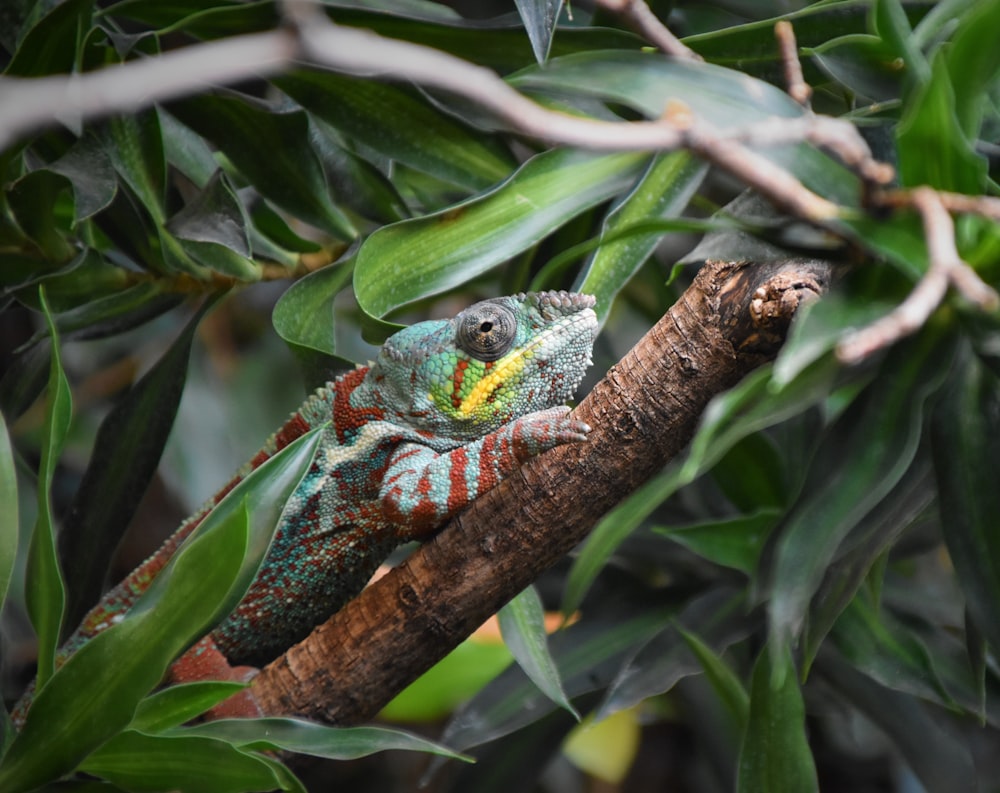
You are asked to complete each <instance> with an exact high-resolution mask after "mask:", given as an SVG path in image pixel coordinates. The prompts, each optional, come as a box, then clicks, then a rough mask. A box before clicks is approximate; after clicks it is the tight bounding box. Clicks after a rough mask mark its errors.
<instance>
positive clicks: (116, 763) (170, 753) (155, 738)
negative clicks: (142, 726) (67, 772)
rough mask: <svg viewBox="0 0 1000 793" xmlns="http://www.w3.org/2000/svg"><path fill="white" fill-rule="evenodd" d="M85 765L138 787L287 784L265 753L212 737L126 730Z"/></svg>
mask: <svg viewBox="0 0 1000 793" xmlns="http://www.w3.org/2000/svg"><path fill="white" fill-rule="evenodd" d="M81 770H83V771H86V772H87V773H89V774H94V775H96V776H100V777H104V778H105V779H108V780H110V781H111V782H112V783H113V784H116V785H120V786H121V787H123V788H126V789H128V790H132V791H149V793H156V791H161V790H183V791H185V793H243V791H256V790H259V791H267V790H274V789H275V788H278V787H282V788H283V786H282V785H281V784H280V780H279V778H278V777H276V775H275V773H274V770H273V769H272V768H271V765H270V763H268V762H267V761H266V760H265V759H264V758H262V757H260V756H257V755H253V754H250V753H247V752H243V751H241V750H240V749H238V748H236V747H235V746H233V745H232V744H230V743H228V742H226V741H220V740H215V739H213V738H206V737H194V736H186V735H185V736H175V735H147V734H145V733H141V732H136V731H134V730H125V731H124V732H121V733H119V734H118V735H116V736H114V737H113V738H111V739H110V740H109V741H107V742H106V743H105V744H103V745H102V746H101V747H100V748H99V749H97V750H96V751H95V752H93V753H92V754H91V755H90V756H89V757H88V758H87V760H86V761H85V762H84V763H83V764H82V765H81Z"/></svg>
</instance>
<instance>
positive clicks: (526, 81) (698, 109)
mask: <svg viewBox="0 0 1000 793" xmlns="http://www.w3.org/2000/svg"><path fill="white" fill-rule="evenodd" d="M511 82H512V83H513V84H514V85H515V86H516V87H517V88H519V89H521V90H527V91H541V92H545V93H546V94H548V93H553V92H554V93H567V94H570V95H572V96H579V95H583V96H593V97H597V98H600V99H603V100H605V101H611V102H619V103H622V104H625V105H627V106H628V107H630V108H632V109H634V110H635V111H637V112H639V113H642V114H643V115H645V116H647V117H649V118H658V117H659V116H661V115H662V114H663V112H664V110H665V108H666V107H667V104H668V103H669V102H674V103H681V104H682V105H683V106H685V107H686V108H688V109H689V110H690V111H691V112H692V113H693V114H694V115H695V116H697V117H698V118H699V119H701V120H704V121H707V122H708V123H710V124H711V125H712V126H713V127H715V128H717V129H718V130H720V131H725V130H727V129H732V128H734V127H737V126H740V125H746V124H752V123H755V122H759V121H763V120H765V119H768V118H774V117H779V118H796V117H798V116H800V115H801V114H802V112H803V111H802V108H801V106H799V105H798V104H797V103H795V102H794V101H793V100H792V99H791V98H790V97H789V96H788V95H787V94H786V93H785V92H783V91H780V90H778V89H777V88H775V87H774V86H772V85H769V84H767V83H764V82H761V81H759V80H754V79H753V78H751V77H748V76H747V75H745V74H743V73H741V72H737V71H731V70H728V69H722V68H720V67H717V66H712V65H711V64H701V63H694V62H691V61H683V60H679V59H669V58H666V57H663V56H660V55H656V54H652V53H642V52H624V51H614V52H588V53H580V54H579V55H569V56H566V57H563V58H557V59H553V60H551V61H550V62H549V63H548V64H546V66H545V69H544V70H543V69H537V68H536V69H525V70H524V71H523V72H520V73H518V74H517V75H516V76H515V77H514V78H512V79H511ZM759 153H760V154H761V155H763V156H764V157H766V158H768V159H770V160H771V161H772V162H775V163H777V164H778V165H781V166H783V167H784V168H787V169H788V170H789V171H791V172H792V173H793V174H794V175H795V176H797V177H798V178H799V179H800V180H801V181H802V182H803V184H805V185H806V186H807V187H809V188H811V189H813V190H816V191H818V192H819V193H821V194H822V195H824V196H825V197H827V198H829V199H830V200H832V201H837V202H839V203H843V204H845V205H848V206H850V205H854V204H856V203H857V196H858V182H857V179H856V178H855V177H854V176H853V175H851V174H850V173H849V172H848V171H847V170H846V169H845V168H844V167H843V166H841V165H840V164H839V163H837V162H835V161H834V160H832V159H831V158H830V157H828V156H827V155H825V154H822V153H820V152H819V151H818V150H816V149H814V148H812V147H810V146H806V145H804V144H799V145H784V146H771V147H762V148H760V149H759Z"/></svg>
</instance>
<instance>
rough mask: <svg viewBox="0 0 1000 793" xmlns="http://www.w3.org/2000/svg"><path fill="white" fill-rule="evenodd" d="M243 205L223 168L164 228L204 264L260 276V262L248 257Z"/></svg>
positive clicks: (250, 276) (235, 273)
mask: <svg viewBox="0 0 1000 793" xmlns="http://www.w3.org/2000/svg"><path fill="white" fill-rule="evenodd" d="M247 223H248V220H247V216H246V212H245V211H244V209H243V205H242V204H241V203H240V201H239V199H237V197H236V193H235V191H234V190H233V188H232V187H231V185H230V184H229V180H228V179H227V178H226V177H225V175H224V174H223V173H222V171H216V172H215V173H214V174H213V175H212V177H211V178H210V179H209V180H208V183H207V184H206V185H205V187H204V188H203V189H202V190H201V191H200V192H199V193H198V194H197V195H196V196H195V197H194V198H193V199H192V200H190V201H189V202H188V203H187V205H186V206H185V207H184V208H183V209H182V210H181V211H180V212H178V213H176V214H175V215H173V217H171V218H170V219H169V220H168V221H167V222H166V224H165V226H164V228H165V229H166V230H167V231H169V232H170V233H171V234H172V235H174V236H175V237H177V238H178V239H179V240H180V242H181V245H182V246H183V247H184V249H185V250H186V251H187V252H188V253H189V254H190V255H191V256H192V257H193V258H195V259H197V260H198V261H200V262H201V263H202V264H204V265H205V266H206V267H209V268H211V269H213V270H215V271H216V272H219V273H222V274H223V275H229V276H232V277H233V278H237V279H240V280H243V281H256V280H258V279H259V278H260V272H261V268H260V265H258V264H256V263H255V262H253V261H251V260H250V239H249V236H248V234H247Z"/></svg>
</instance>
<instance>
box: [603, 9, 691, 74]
mask: <svg viewBox="0 0 1000 793" xmlns="http://www.w3.org/2000/svg"><path fill="white" fill-rule="evenodd" d="M595 5H599V6H601V7H602V8H605V9H607V10H608V11H610V12H612V13H613V14H618V16H620V17H621V18H622V19H623V20H625V23H626V24H627V25H628V26H629V27H630V28H632V30H634V31H635V32H636V33H638V34H639V35H640V36H642V37H643V38H644V39H646V41H648V42H650V43H651V44H653V45H654V46H655V47H656V48H657V49H658V50H660V52H663V53H665V54H666V55H672V56H674V57H675V58H686V59H687V60H691V61H700V60H702V57H701V56H700V55H699V54H698V53H697V52H695V51H694V50H693V49H691V48H690V47H688V46H687V45H686V44H684V42H682V41H681V40H680V39H679V38H677V37H676V36H675V35H674V34H673V33H671V32H670V29H669V28H668V27H667V26H666V25H664V24H663V23H662V22H661V21H660V20H659V18H658V17H657V16H656V14H654V13H653V12H652V10H651V9H650V7H649V6H648V5H646V3H645V2H643V0H596V2H595Z"/></svg>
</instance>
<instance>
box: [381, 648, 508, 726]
mask: <svg viewBox="0 0 1000 793" xmlns="http://www.w3.org/2000/svg"><path fill="white" fill-rule="evenodd" d="M513 660H514V659H513V657H512V656H511V654H510V650H508V649H507V648H506V647H505V646H504V644H503V642H502V641H499V640H498V639H495V638H493V637H492V636H485V637H482V638H480V637H477V636H471V637H469V638H468V639H466V640H465V641H464V642H462V643H461V644H460V645H458V647H456V648H455V649H454V650H452V651H451V652H450V653H448V655H446V656H445V657H444V658H442V659H441V660H440V661H438V662H437V663H436V664H434V666H432V667H431V668H430V669H428V670H427V671H426V672H424V673H423V674H422V675H421V676H420V677H418V678H417V679H416V680H414V681H413V682H412V683H410V685H408V686H407V687H406V688H404V689H403V690H402V691H401V692H400V693H399V694H397V695H396V696H395V697H393V699H392V701H391V702H390V703H389V704H388V705H386V706H385V707H384V708H382V710H381V711H379V718H381V719H385V720H387V721H390V722H395V723H405V722H411V723H414V722H415V723H417V724H426V723H428V722H433V721H437V720H441V719H445V718H447V717H449V716H450V715H451V714H452V713H453V712H454V711H455V709H456V708H458V707H459V706H461V705H463V704H465V703H466V702H468V701H469V700H470V699H472V697H473V696H475V695H476V694H477V693H478V692H479V691H481V690H482V689H483V686H485V685H486V684H487V683H489V682H490V681H491V680H492V679H493V678H495V677H496V676H497V675H498V674H500V673H501V672H502V671H503V670H504V669H506V668H507V667H509V666H511V662H512V661H513Z"/></svg>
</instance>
